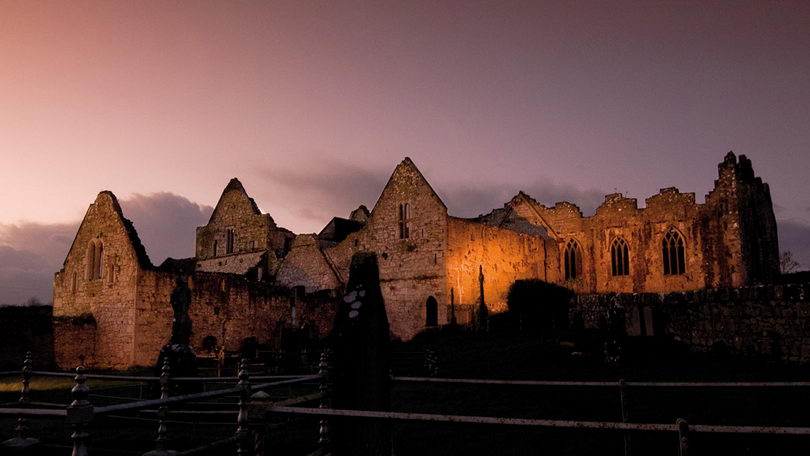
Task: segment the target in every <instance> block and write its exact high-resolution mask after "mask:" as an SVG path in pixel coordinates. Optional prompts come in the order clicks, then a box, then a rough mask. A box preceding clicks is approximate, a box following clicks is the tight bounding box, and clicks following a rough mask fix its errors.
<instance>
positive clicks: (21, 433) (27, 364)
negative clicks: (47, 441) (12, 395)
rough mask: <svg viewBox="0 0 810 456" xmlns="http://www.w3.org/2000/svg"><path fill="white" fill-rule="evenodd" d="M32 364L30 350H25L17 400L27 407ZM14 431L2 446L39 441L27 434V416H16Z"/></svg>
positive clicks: (23, 445) (22, 444) (22, 446)
mask: <svg viewBox="0 0 810 456" xmlns="http://www.w3.org/2000/svg"><path fill="white" fill-rule="evenodd" d="M32 364H33V360H32V357H31V352H30V351H29V352H26V353H25V360H24V361H23V368H22V390H21V392H20V399H19V400H18V401H17V402H19V404H20V406H22V407H27V406H28V405H30V404H31V388H30V387H29V384H30V383H31V370H32V368H31V365H32ZM14 432H15V433H16V435H15V436H14V437H13V438H10V439H8V440H6V441H5V442H3V446H5V447H8V448H28V447H30V446H32V445H36V444H37V443H39V440H37V439H34V438H31V437H29V436H28V435H29V434H28V419H27V418H23V417H22V416H21V417H19V418H17V426H16V427H15V428H14Z"/></svg>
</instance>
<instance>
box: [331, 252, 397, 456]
mask: <svg viewBox="0 0 810 456" xmlns="http://www.w3.org/2000/svg"><path fill="white" fill-rule="evenodd" d="M332 338H333V343H334V377H333V378H334V389H333V393H332V407H334V408H338V409H356V410H374V411H385V410H389V408H390V390H391V384H390V377H389V367H390V364H391V363H390V351H389V329H388V318H387V316H386V313H385V303H384V301H383V297H382V292H381V290H380V278H379V270H378V268H377V256H376V255H375V254H374V253H368V252H359V253H356V254H355V255H354V256H353V257H352V264H351V268H350V270H349V283H348V285H347V287H346V295H345V296H344V297H343V299H342V300H341V301H340V303H339V307H338V312H337V316H336V320H335V327H334V330H333V333H332ZM332 430H333V432H332V434H331V435H332V442H333V454H334V455H335V456H346V455H362V456H372V455H374V456H378V455H389V454H391V437H390V425H389V423H387V422H385V421H381V420H374V421H371V420H368V421H363V422H358V421H357V420H356V419H343V420H335V422H334V423H333V425H332Z"/></svg>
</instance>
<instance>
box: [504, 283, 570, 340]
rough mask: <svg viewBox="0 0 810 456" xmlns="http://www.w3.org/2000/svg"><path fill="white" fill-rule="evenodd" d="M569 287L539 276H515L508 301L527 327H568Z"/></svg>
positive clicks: (530, 328) (534, 328)
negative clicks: (529, 277) (549, 281)
mask: <svg viewBox="0 0 810 456" xmlns="http://www.w3.org/2000/svg"><path fill="white" fill-rule="evenodd" d="M573 296H574V293H573V292H572V291H571V290H569V289H568V288H565V287H561V286H559V285H554V284H552V283H548V282H544V281H542V280H537V279H528V280H516V281H515V283H513V284H512V286H511V287H509V294H508V296H507V298H506V303H507V305H508V306H509V312H510V313H513V314H515V315H517V316H518V319H519V320H520V326H521V327H522V329H524V330H539V331H551V330H560V329H567V328H568V303H569V301H570V300H571V297H573Z"/></svg>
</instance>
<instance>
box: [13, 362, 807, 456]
mask: <svg viewBox="0 0 810 456" xmlns="http://www.w3.org/2000/svg"><path fill="white" fill-rule="evenodd" d="M328 357H329V352H328V351H323V352H321V353H320V357H319V358H320V359H319V363H318V372H317V374H312V375H263V376H255V377H251V376H250V375H249V372H248V369H247V363H246V361H244V360H243V361H242V362H241V363H240V369H239V371H238V375H237V376H235V377H230V376H219V377H171V376H170V375H169V371H170V368H169V365H168V360H167V361H166V362H165V363H164V365H163V367H162V373H161V375H160V376H159V377H150V376H132V375H121V376H118V375H107V374H89V373H87V371H86V369H85V368H84V367H81V366H80V367H78V368H77V369H76V372H75V374H71V373H66V372H49V371H35V370H33V369H32V368H31V366H32V361H31V356H30V353H29V354H28V355H27V356H26V360H25V362H24V365H23V366H24V367H23V369H22V388H21V396H20V399H19V400H18V402H17V404H3V405H6V406H5V407H0V416H11V417H17V426H16V427H15V429H14V431H15V436H14V437H13V438H11V439H9V440H6V441H5V442H3V445H5V446H8V447H17V448H20V447H27V446H33V445H35V444H36V443H38V441H37V440H36V439H35V438H33V437H32V436H30V435H29V432H28V431H29V429H28V420H29V419H62V420H66V422H67V423H68V424H70V425H71V426H72V428H73V432H72V434H71V435H70V439H71V441H72V446H71V450H72V454H73V455H75V456H86V455H87V454H88V445H87V440H88V437H89V432H88V426H89V425H90V423H91V422H93V420H95V419H99V418H110V419H132V418H133V417H131V416H125V415H122V414H126V413H130V412H134V411H143V412H145V413H147V414H150V415H156V419H143V418H140V419H141V420H148V422H153V423H155V422H156V423H157V425H158V429H157V433H156V435H157V438H156V439H155V450H153V451H150V452H148V453H146V454H145V456H168V455H177V454H202V453H204V452H210V451H214V450H215V449H219V448H222V447H224V446H228V445H234V444H235V445H236V449H237V450H236V451H237V454H238V455H243V456H244V455H248V454H253V455H256V456H264V455H265V454H266V453H265V450H266V445H265V442H266V439H267V438H268V437H269V436H270V435H271V434H272V432H275V431H276V430H278V429H280V427H279V426H273V425H270V426H267V425H266V426H264V427H263V429H264V431H265V432H263V433H261V435H259V434H256V435H253V433H252V431H251V425H250V422H249V417H248V403H249V401H250V394H251V392H256V391H262V390H267V389H272V388H278V387H282V386H287V385H294V384H302V383H307V382H314V381H317V382H318V385H319V386H318V390H319V391H318V393H316V394H307V395H303V396H300V397H295V398H292V399H287V400H285V401H279V402H275V403H273V404H271V405H270V406H268V407H267V408H266V410H265V411H266V412H268V413H270V414H276V415H287V416H302V417H307V416H309V417H316V418H318V419H319V431H318V435H319V437H318V443H317V445H318V452H319V453H320V454H328V453H329V448H330V442H331V440H330V426H329V420H330V419H365V420H368V419H373V420H388V421H422V422H444V423H463V424H468V425H497V426H517V427H534V428H567V429H580V430H583V431H584V430H603V431H612V432H621V433H623V434H624V435H625V452H626V454H629V452H630V440H629V433H631V432H633V433H636V432H642V433H650V432H658V433H672V434H673V435H677V448H678V452H679V454H680V455H681V456H685V455H688V454H689V447H690V434H694V433H701V434H751V435H799V436H802V435H810V427H796V426H735V425H712V424H693V423H687V421H686V420H684V419H681V418H678V419H677V420H676V421H675V422H674V423H634V422H627V420H626V419H625V418H626V413H625V407H626V404H625V402H624V396H625V390H626V388H628V387H641V388H806V387H810V382H650V381H624V380H619V381H556V380H498V379H464V378H439V377H409V376H392V380H393V381H395V382H422V383H433V384H469V385H492V386H498V385H501V386H529V387H548V386H564V387H616V388H618V389H619V391H620V396H621V406H622V417H623V421H584V420H552V419H537V418H512V417H493V416H472V415H454V414H436V413H411V412H397V411H368V410H345V409H332V408H329V397H330V384H329V379H330V375H329V367H328ZM425 359H426V360H430V362H429V363H428V362H426V367H427V369H426V371H428V372H429V373H434V374H435V373H436V372H437V371H438V367H437V364H438V363H437V357H436V356H435V354H433V355H430V356H426V357H425ZM431 363H432V364H431ZM12 374H14V375H18V374H20V372H14V371H7V372H0V375H6V376H7V375H12ZM34 375H37V376H52V377H73V379H74V382H75V384H74V386H73V388H72V390H71V396H72V399H73V400H72V402H71V403H70V404H68V405H66V406H65V405H62V404H46V405H43V404H45V403H36V402H33V401H31V390H30V380H31V377H32V376H34ZM90 378H95V379H107V380H123V381H137V382H144V383H153V382H157V383H158V384H159V386H160V398H159V399H142V398H139V399H137V400H133V399H134V398H131V397H128V398H121V397H115V396H112V395H111V396H109V397H108V399H120V400H124V401H125V402H122V403H118V404H110V405H101V406H94V405H92V404H91V403H90V401H89V400H88V398H89V397H91V394H90V389H89V388H88V387H87V386H86V385H85V383H86V381H87V380H88V379H90ZM256 380H260V381H262V382H261V383H257V384H256V383H251V381H256ZM170 382H201V383H205V382H214V383H218V384H219V386H223V385H225V386H223V387H221V388H218V389H215V390H211V391H202V392H197V393H189V394H179V395H173V396H170V395H169V391H170V388H169V385H170ZM234 382H235V385H234V386H229V385H231V384H233V383H234ZM226 397H237V398H238V402H236V403H228V404H222V405H226V406H229V407H232V408H231V409H230V410H220V411H216V410H214V411H208V412H205V411H199V410H198V411H184V410H172V411H170V410H169V406H176V405H178V404H195V403H200V404H202V403H206V401H208V400H211V399H217V398H226ZM316 400H317V401H319V407H317V408H315V407H303V406H301V405H302V404H305V403H307V402H312V401H316ZM11 405H14V406H11ZM58 406H62V408H56V407H58ZM193 414H197V415H206V414H207V415H212V416H213V415H216V416H227V417H232V416H234V415H235V416H236V420H235V422H232V424H234V425H235V426H236V430H235V432H234V435H232V436H230V437H227V438H225V439H220V440H217V441H214V442H209V443H206V444H203V445H200V446H198V447H195V448H191V449H187V450H185V451H182V452H178V451H173V450H169V449H168V443H167V441H168V438H167V434H168V427H169V425H170V424H174V423H176V422H173V421H171V420H168V419H167V417H168V416H170V415H174V416H182V415H193ZM178 423H179V422H178Z"/></svg>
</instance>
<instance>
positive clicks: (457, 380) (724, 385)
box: [391, 376, 810, 388]
mask: <svg viewBox="0 0 810 456" xmlns="http://www.w3.org/2000/svg"><path fill="white" fill-rule="evenodd" d="M391 379H392V380H394V381H399V382H425V383H460V384H464V383H466V384H472V385H514V386H518V385H521V386H601V387H614V386H619V385H620V383H622V382H623V383H624V385H625V386H633V387H654V388H715V387H722V388H806V387H810V382H638V381H625V380H617V381H566V380H497V379H479V378H438V377H400V376H394V377H391Z"/></svg>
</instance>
